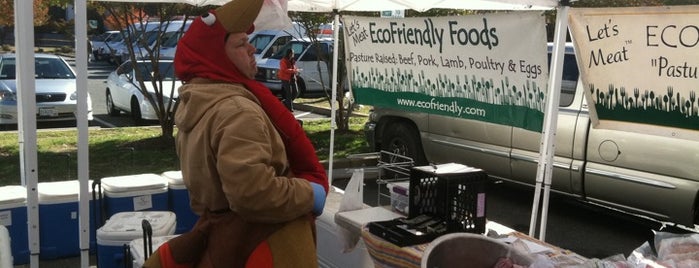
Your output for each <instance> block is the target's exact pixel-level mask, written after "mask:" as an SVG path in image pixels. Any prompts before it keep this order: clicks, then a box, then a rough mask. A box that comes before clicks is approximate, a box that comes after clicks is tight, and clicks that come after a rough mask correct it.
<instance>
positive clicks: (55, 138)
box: [0, 117, 369, 185]
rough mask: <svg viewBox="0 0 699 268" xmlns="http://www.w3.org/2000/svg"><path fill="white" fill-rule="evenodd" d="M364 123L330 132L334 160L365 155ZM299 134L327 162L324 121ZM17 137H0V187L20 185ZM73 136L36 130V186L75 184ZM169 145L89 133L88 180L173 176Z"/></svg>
mask: <svg viewBox="0 0 699 268" xmlns="http://www.w3.org/2000/svg"><path fill="white" fill-rule="evenodd" d="M365 122H366V118H363V117H353V118H352V120H351V124H350V130H349V131H339V130H336V131H335V147H334V152H335V155H334V158H335V159H339V158H344V157H346V156H348V155H350V154H355V153H365V152H368V150H369V148H368V146H367V144H366V141H365V139H364V134H363V132H362V127H363V125H364V123H365ZM304 129H305V130H306V133H307V134H308V136H309V138H310V139H311V141H312V142H313V144H314V146H315V147H316V153H317V155H318V157H319V158H320V159H321V160H326V159H328V156H329V148H330V147H329V144H330V120H312V121H305V122H304ZM17 135H18V134H17V132H15V131H11V132H2V133H0V163H1V164H0V185H19V184H21V175H20V174H21V172H20V164H19V143H18V136H17ZM77 144H78V141H77V130H75V129H69V130H40V131H39V132H38V133H37V157H38V176H39V182H47V181H64V180H74V179H77V168H78V166H77V162H78V161H77ZM178 169H179V163H178V159H177V155H176V153H175V147H174V145H172V144H170V143H167V144H164V143H163V142H162V139H161V138H160V128H159V127H128V128H111V129H90V130H89V177H90V179H93V180H94V179H99V178H104V177H110V176H121V175H130V174H139V173H156V174H160V173H162V172H164V171H168V170H178Z"/></svg>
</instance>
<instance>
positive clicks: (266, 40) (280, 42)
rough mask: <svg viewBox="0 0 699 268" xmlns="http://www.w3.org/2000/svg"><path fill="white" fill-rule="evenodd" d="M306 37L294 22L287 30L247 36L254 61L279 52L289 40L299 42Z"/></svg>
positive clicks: (259, 32)
mask: <svg viewBox="0 0 699 268" xmlns="http://www.w3.org/2000/svg"><path fill="white" fill-rule="evenodd" d="M305 36H306V29H305V28H303V26H301V24H299V23H297V22H294V23H293V28H292V29H289V30H261V31H255V32H253V33H251V34H250V35H248V39H249V40H250V44H252V45H253V46H254V47H255V60H257V61H259V60H261V59H265V58H269V57H270V56H272V55H274V53H277V51H279V48H280V47H282V46H284V45H286V43H289V41H291V40H300V39H303V38H304V37H305Z"/></svg>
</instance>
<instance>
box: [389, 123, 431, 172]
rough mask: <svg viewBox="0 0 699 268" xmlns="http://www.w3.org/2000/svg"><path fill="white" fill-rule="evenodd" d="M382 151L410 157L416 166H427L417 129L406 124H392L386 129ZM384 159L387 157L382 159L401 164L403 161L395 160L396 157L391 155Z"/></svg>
mask: <svg viewBox="0 0 699 268" xmlns="http://www.w3.org/2000/svg"><path fill="white" fill-rule="evenodd" d="M381 150H382V151H388V152H391V153H394V154H397V155H403V156H406V157H409V158H411V159H413V162H414V163H415V165H416V166H421V165H426V164H427V160H426V158H425V153H424V151H423V149H422V143H421V142H420V136H419V134H418V131H417V129H415V127H413V126H411V125H408V124H405V123H400V122H397V123H392V124H389V125H387V126H386V127H385V128H384V131H383V136H382V137H381ZM382 157H387V158H385V159H382V161H385V162H389V163H393V162H401V159H395V158H396V157H394V156H391V155H387V156H382Z"/></svg>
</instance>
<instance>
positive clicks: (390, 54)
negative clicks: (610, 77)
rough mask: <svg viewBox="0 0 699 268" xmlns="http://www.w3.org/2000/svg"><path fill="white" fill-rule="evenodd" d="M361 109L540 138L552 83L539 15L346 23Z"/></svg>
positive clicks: (354, 87) (352, 19) (350, 19)
mask: <svg viewBox="0 0 699 268" xmlns="http://www.w3.org/2000/svg"><path fill="white" fill-rule="evenodd" d="M343 25H345V31H344V33H345V38H346V39H345V40H346V41H345V43H346V44H347V49H348V53H347V55H348V58H347V61H348V62H349V66H350V70H351V82H352V90H353V93H354V97H355V99H356V101H357V103H360V104H366V105H372V106H380V107H387V108H396V109H403V110H408V111H414V112H424V113H430V114H439V115H446V116H454V117H460V118H466V119H474V120H481V121H486V122H491V123H497V124H503V125H510V126H514V127H519V128H524V129H528V130H533V131H541V128H542V123H543V117H544V113H543V111H544V109H545V107H546V105H545V100H546V96H547V92H546V82H547V77H548V65H547V56H546V54H547V52H546V30H545V23H544V17H543V16H542V14H541V13H540V12H513V13H508V14H506V13H501V14H487V15H471V16H458V17H427V18H374V17H354V16H345V17H344V19H343Z"/></svg>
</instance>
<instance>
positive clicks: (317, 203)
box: [311, 182, 325, 216]
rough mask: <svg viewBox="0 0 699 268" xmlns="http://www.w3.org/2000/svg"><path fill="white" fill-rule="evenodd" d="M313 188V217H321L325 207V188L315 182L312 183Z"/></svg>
mask: <svg viewBox="0 0 699 268" xmlns="http://www.w3.org/2000/svg"><path fill="white" fill-rule="evenodd" d="M311 187H312V188H313V215H316V216H320V214H323V208H324V207H325V188H323V186H322V185H320V184H317V183H315V182H311Z"/></svg>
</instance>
